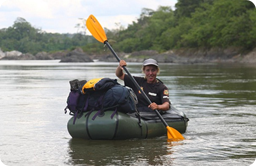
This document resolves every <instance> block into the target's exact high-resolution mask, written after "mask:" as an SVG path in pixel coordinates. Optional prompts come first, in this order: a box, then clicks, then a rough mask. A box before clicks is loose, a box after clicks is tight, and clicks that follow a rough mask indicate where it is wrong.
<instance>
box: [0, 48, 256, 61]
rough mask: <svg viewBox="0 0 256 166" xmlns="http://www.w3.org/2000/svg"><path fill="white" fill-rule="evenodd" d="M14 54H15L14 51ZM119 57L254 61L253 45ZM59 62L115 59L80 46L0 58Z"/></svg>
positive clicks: (139, 53)
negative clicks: (85, 50) (248, 49)
mask: <svg viewBox="0 0 256 166" xmlns="http://www.w3.org/2000/svg"><path fill="white" fill-rule="evenodd" d="M15 53H16V54H15ZM117 54H118V56H119V57H120V58H121V59H124V60H126V61H127V62H142V61H144V60H145V59H147V58H154V59H156V60H157V61H158V62H159V63H184V64H193V63H256V48H255V49H254V50H251V51H242V50H241V49H239V48H226V49H221V48H211V49H204V48H190V49H179V50H170V51H167V52H164V53H158V52H157V51H154V50H144V51H138V52H133V53H117ZM54 59H60V62H65V63H67V62H77V63H79V62H93V60H97V61H102V62H116V58H115V57H114V56H113V55H112V53H111V52H110V51H109V50H108V51H106V53H104V55H96V54H88V53H86V52H84V51H83V50H82V49H81V48H76V49H74V50H72V51H60V52H55V53H46V52H40V53H37V54H36V55H31V54H28V53H27V54H22V53H20V52H18V53H17V52H14V54H7V55H6V56H2V58H1V60H54Z"/></svg>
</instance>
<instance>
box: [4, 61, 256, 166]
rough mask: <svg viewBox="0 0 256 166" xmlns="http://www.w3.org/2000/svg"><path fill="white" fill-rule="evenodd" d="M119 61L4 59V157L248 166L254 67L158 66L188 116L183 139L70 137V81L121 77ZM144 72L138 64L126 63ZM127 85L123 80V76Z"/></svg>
mask: <svg viewBox="0 0 256 166" xmlns="http://www.w3.org/2000/svg"><path fill="white" fill-rule="evenodd" d="M117 64H118V63H100V62H97V63H96V62H95V63H59V62H58V61H0V79H1V81H0V85H1V86H0V91H1V93H0V101H1V102H0V108H1V111H0V116H1V121H0V131H1V136H0V159H1V161H2V162H3V163H4V164H6V165H8V166H15V165H18V166H23V165H24V166H27V165H37V166H41V165H42V166H45V165H64V166H65V165H67V166H68V165H169V166H170V165H171V166H194V165H195V166H198V165H204V166H207V165H212V166H216V165H218V166H226V165H239V166H249V165H250V164H252V163H253V162H254V160H255V158H256V151H255V149H256V140H255V136H256V130H255V124H256V108H255V105H256V93H255V91H256V67H253V66H246V65H235V64H220V65H216V64H194V65H181V64H160V67H161V73H160V75H159V79H161V80H162V81H163V82H164V83H165V84H166V85H167V86H168V88H169V92H170V99H171V102H172V104H173V105H174V106H175V107H176V108H177V109H179V110H182V111H184V112H185V113H186V114H187V116H188V117H189V119H190V121H189V123H188V129H187V132H186V133H185V134H183V136H184V137H185V138H186V139H185V140H184V141H180V142H173V143H170V142H167V139H166V136H163V137H158V138H154V139H145V140H138V139H132V140H116V141H94V140H75V139H72V138H71V137H70V135H69V133H68V131H67V122H68V120H69V118H70V115H68V114H64V110H63V109H64V108H65V106H66V98H67V95H68V93H69V80H72V79H76V78H77V79H86V80H89V79H92V78H98V77H109V78H116V76H115V74H114V73H115V69H116V66H117ZM127 68H128V70H129V71H130V72H131V73H132V74H133V75H141V71H140V68H141V66H140V63H128V67H127ZM118 81H119V82H120V83H121V84H123V82H122V81H120V80H118Z"/></svg>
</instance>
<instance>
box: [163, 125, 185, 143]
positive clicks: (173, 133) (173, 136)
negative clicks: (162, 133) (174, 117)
mask: <svg viewBox="0 0 256 166" xmlns="http://www.w3.org/2000/svg"><path fill="white" fill-rule="evenodd" d="M166 129H167V137H168V139H170V140H172V141H180V140H184V137H183V136H182V135H181V134H180V132H178V131H177V130H176V129H174V128H172V127H169V126H166Z"/></svg>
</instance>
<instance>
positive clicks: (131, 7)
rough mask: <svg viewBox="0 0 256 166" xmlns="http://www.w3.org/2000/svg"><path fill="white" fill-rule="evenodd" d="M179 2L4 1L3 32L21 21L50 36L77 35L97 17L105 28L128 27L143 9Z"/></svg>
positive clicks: (1, 11) (1, 8) (0, 5)
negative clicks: (80, 27) (81, 26)
mask: <svg viewBox="0 0 256 166" xmlns="http://www.w3.org/2000/svg"><path fill="white" fill-rule="evenodd" d="M176 3H177V0H0V29H2V28H8V27H10V26H12V25H13V24H14V21H15V20H16V19H17V18H18V17H22V18H24V19H26V20H27V21H28V22H29V23H30V24H31V25H32V26H33V27H35V28H40V29H42V30H43V31H46V32H58V33H75V32H77V30H78V29H77V28H75V26H76V25H77V24H78V23H82V21H81V19H79V18H83V19H87V18H88V16H89V15H90V14H93V15H94V16H95V17H96V18H97V19H98V20H99V22H100V23H101V25H102V26H103V27H106V28H108V29H114V28H116V23H121V25H123V26H124V27H127V25H128V24H131V23H132V21H136V20H137V19H138V18H139V17H140V14H141V11H142V8H149V9H153V10H157V9H158V7H159V6H171V7H173V8H174V6H175V4H176Z"/></svg>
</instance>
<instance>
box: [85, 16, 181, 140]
mask: <svg viewBox="0 0 256 166" xmlns="http://www.w3.org/2000/svg"><path fill="white" fill-rule="evenodd" d="M86 27H87V28H88V30H89V31H90V32H91V34H92V36H93V37H94V38H95V39H97V40H98V41H99V42H101V43H103V44H106V45H107V47H108V48H109V49H110V51H111V52H112V53H113V55H114V56H115V57H116V59H117V61H118V62H120V58H119V57H118V56H117V54H116V53H115V51H114V50H113V48H112V47H111V46H110V44H109V43H108V39H107V36H106V34H105V31H104V30H103V28H102V26H101V25H100V23H99V22H98V20H97V19H96V18H95V17H94V16H93V15H90V16H89V17H88V19H87V20H86ZM123 69H124V70H125V72H126V74H128V76H129V77H130V78H131V79H132V82H133V83H134V85H135V86H136V87H137V89H138V90H140V92H141V94H142V95H143V97H144V98H145V99H146V100H147V101H148V103H149V104H151V103H152V102H151V101H150V99H149V98H148V96H147V95H146V94H145V92H144V91H143V90H142V89H141V88H140V86H139V84H138V83H137V82H136V80H135V79H134V78H133V76H132V75H131V74H130V72H129V71H128V70H127V68H126V67H125V66H123ZM155 112H156V114H157V116H158V117H159V118H160V119H161V121H162V122H163V124H164V125H165V127H166V129H167V137H168V139H170V140H174V141H178V140H183V139H184V137H183V136H182V135H181V134H180V133H179V132H178V131H177V130H176V129H174V128H172V127H169V126H168V124H167V123H166V121H165V120H164V118H163V117H162V116H161V114H160V113H159V112H158V110H155Z"/></svg>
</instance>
